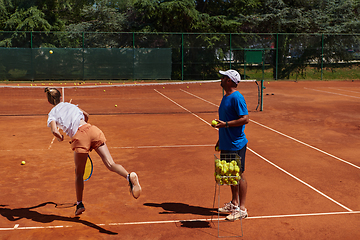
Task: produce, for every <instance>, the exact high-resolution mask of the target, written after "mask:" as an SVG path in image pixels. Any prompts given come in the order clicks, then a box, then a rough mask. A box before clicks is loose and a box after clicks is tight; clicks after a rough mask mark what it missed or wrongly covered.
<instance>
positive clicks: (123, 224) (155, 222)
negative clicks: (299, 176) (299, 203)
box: [0, 211, 360, 231]
mask: <svg viewBox="0 0 360 240" xmlns="http://www.w3.org/2000/svg"><path fill="white" fill-rule="evenodd" d="M348 214H360V211H353V212H325V213H300V214H285V215H269V216H252V217H247V218H246V219H245V221H247V220H252V219H274V218H293V217H312V216H330V215H348ZM217 220H218V219H217V216H215V215H214V217H213V218H204V219H202V218H200V219H184V220H164V221H146V222H123V223H107V224H105V223H102V224H94V225H96V226H127V225H152V224H168V223H171V224H173V223H183V222H195V221H203V222H210V221H217ZM219 220H220V221H227V220H225V218H219ZM15 226H16V228H15ZM15 226H14V227H12V228H0V231H14V230H36V229H57V228H71V227H75V226H71V225H55V226H38V227H20V226H19V224H16V225H15Z"/></svg>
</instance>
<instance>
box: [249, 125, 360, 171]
mask: <svg viewBox="0 0 360 240" xmlns="http://www.w3.org/2000/svg"><path fill="white" fill-rule="evenodd" d="M250 121H251V122H253V123H255V124H258V125H259V126H261V127H264V128H267V129H269V130H271V131H273V132H275V133H277V134H280V135H282V136H284V137H287V138H289V139H291V140H293V141H295V142H298V143H300V144H303V145H305V146H307V147H309V148H312V149H314V150H316V151H318V152H321V153H323V154H325V155H328V156H329V157H332V158H335V159H336V160H338V161H341V162H343V163H346V164H348V165H350V166H352V167H355V168H357V169H360V167H359V166H357V165H355V164H353V163H351V162H348V161H346V160H344V159H341V158H339V157H336V156H334V155H332V154H330V153H328V152H325V151H323V150H321V149H319V148H316V147H314V146H311V145H309V144H307V143H304V142H302V141H300V140H298V139H296V138H293V137H290V136H288V135H286V134H284V133H281V132H279V131H277V130H275V129H272V128H270V127H268V126H265V125H263V124H261V123H258V122H256V121H254V120H251V119H250Z"/></svg>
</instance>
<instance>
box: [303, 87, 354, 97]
mask: <svg viewBox="0 0 360 240" xmlns="http://www.w3.org/2000/svg"><path fill="white" fill-rule="evenodd" d="M304 89H307V90H312V91H317V92H324V93H330V94H334V95H340V96H344V97H351V98H360V97H355V96H350V95H346V94H341V93H334V92H328V91H323V90H318V89H312V88H306V87H304Z"/></svg>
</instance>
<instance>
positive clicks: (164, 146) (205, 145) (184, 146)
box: [109, 144, 214, 149]
mask: <svg viewBox="0 0 360 240" xmlns="http://www.w3.org/2000/svg"><path fill="white" fill-rule="evenodd" d="M210 146H211V147H213V146H214V144H198V145H163V146H136V147H109V148H115V149H116V148H121V149H129V148H130V149H134V148H187V147H210Z"/></svg>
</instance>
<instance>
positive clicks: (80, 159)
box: [45, 88, 141, 215]
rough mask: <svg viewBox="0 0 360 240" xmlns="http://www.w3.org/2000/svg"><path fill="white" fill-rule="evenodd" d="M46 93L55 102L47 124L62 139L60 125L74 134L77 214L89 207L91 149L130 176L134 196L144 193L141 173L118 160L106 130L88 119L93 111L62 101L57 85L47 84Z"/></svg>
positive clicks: (116, 170)
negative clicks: (86, 185)
mask: <svg viewBox="0 0 360 240" xmlns="http://www.w3.org/2000/svg"><path fill="white" fill-rule="evenodd" d="M45 93H46V95H47V98H48V101H49V103H50V104H52V105H54V107H53V108H52V109H51V111H50V112H49V114H48V120H47V125H48V127H50V128H51V132H52V134H53V135H54V136H55V137H56V138H57V139H58V141H60V142H61V141H63V140H64V136H63V135H62V134H61V133H60V132H59V128H60V129H61V130H63V131H64V132H65V133H66V135H68V136H69V137H70V138H71V142H70V143H71V149H72V150H73V151H74V161H75V188H76V198H77V206H76V211H75V215H80V214H81V213H83V212H84V211H85V207H84V204H83V203H82V198H83V191H84V180H83V175H84V170H85V164H86V161H87V156H88V153H89V152H90V151H92V150H93V149H94V150H95V151H96V153H97V154H98V155H99V156H100V157H101V159H102V161H103V162H104V164H105V166H106V167H107V168H108V169H109V170H110V171H113V172H115V173H117V174H119V175H120V176H122V177H124V178H126V179H127V181H128V182H129V186H130V192H131V193H132V195H133V197H134V198H138V197H139V196H140V193H141V186H140V183H139V179H138V176H137V174H136V173H135V172H131V173H130V174H129V173H128V172H127V171H126V169H125V168H124V167H123V166H121V165H119V164H116V163H115V162H114V160H113V158H112V157H111V155H110V152H109V149H108V147H107V145H106V143H105V142H106V138H105V135H104V134H103V132H102V131H101V130H100V129H99V128H97V127H96V126H94V125H91V124H89V123H87V122H88V119H89V114H88V113H86V112H85V111H83V110H82V109H80V108H78V107H77V106H76V105H74V104H71V103H66V102H61V101H60V100H61V94H60V92H59V90H57V89H56V88H45Z"/></svg>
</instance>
